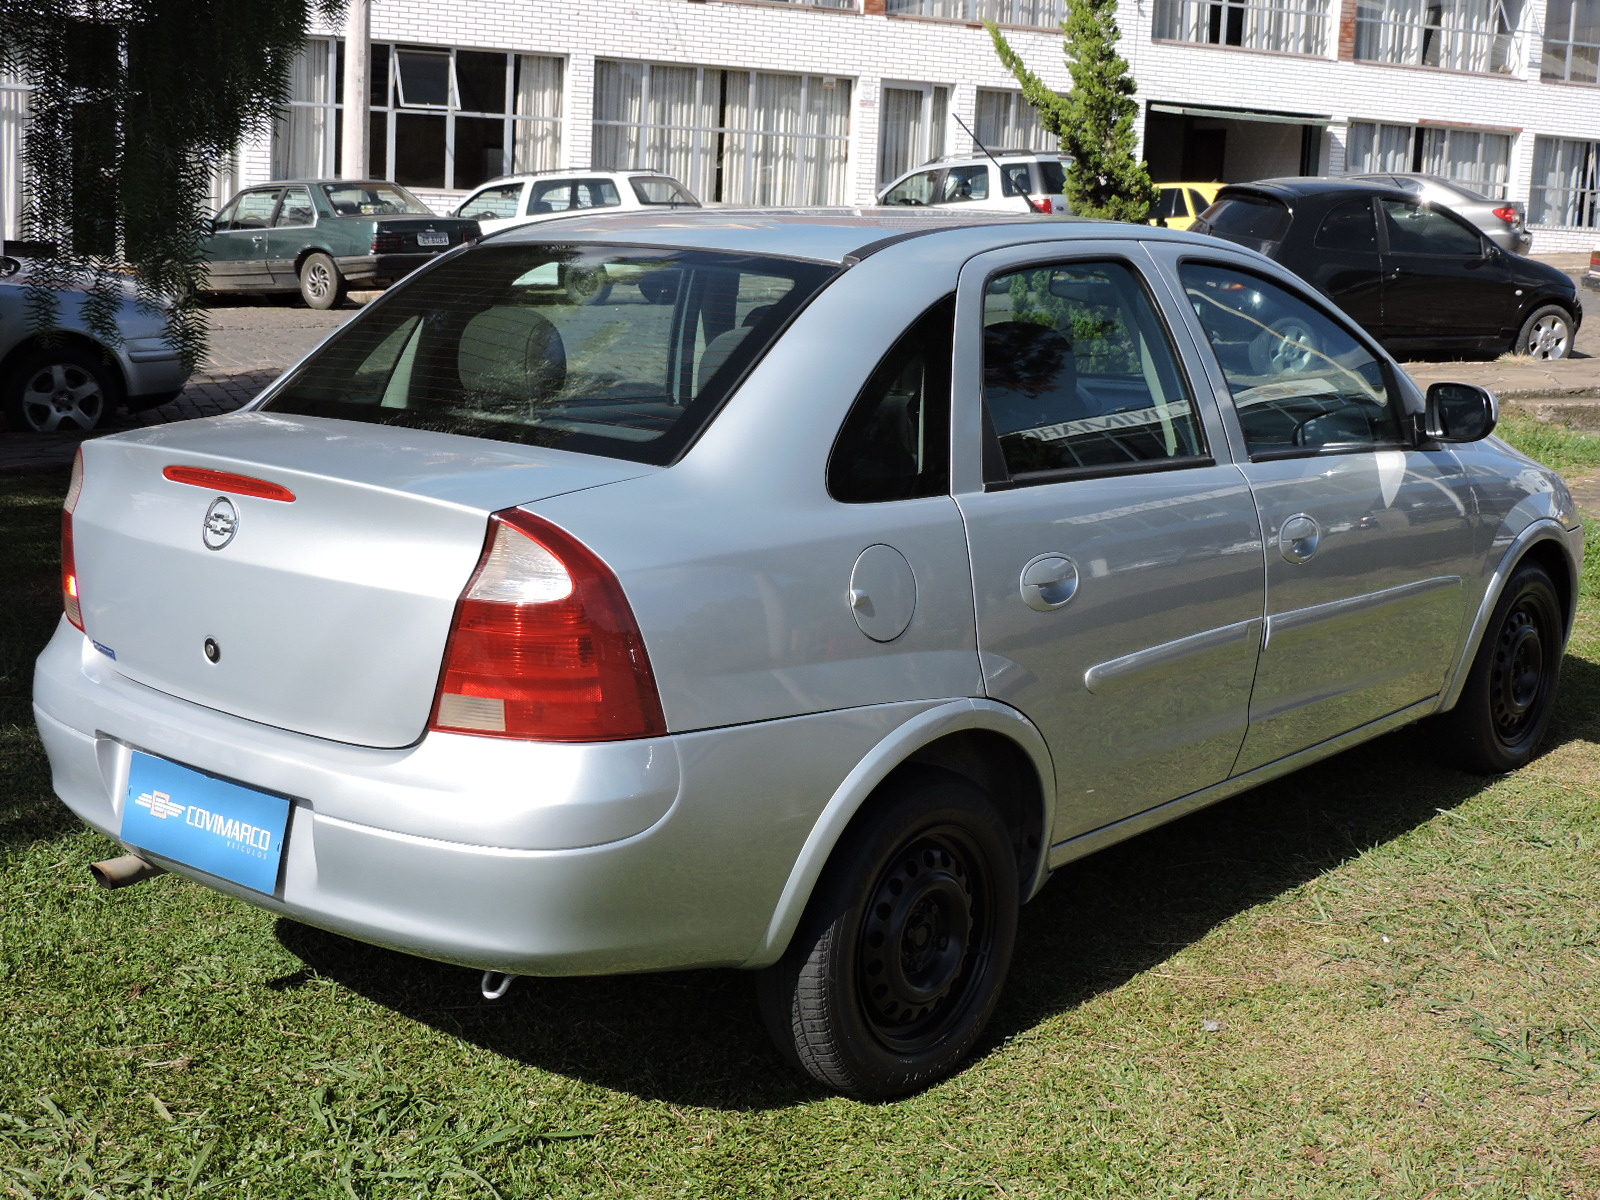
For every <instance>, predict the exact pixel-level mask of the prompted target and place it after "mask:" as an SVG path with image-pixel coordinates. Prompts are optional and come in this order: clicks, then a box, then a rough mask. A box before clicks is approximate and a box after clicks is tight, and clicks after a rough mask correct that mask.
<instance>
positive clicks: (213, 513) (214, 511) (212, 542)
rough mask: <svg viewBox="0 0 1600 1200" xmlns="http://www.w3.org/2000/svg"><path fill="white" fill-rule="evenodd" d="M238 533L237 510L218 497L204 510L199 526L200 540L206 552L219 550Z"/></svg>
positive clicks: (231, 503)
mask: <svg viewBox="0 0 1600 1200" xmlns="http://www.w3.org/2000/svg"><path fill="white" fill-rule="evenodd" d="M238 532H239V510H238V509H237V508H235V507H234V504H233V501H232V500H229V499H228V498H227V497H226V496H218V497H217V498H216V499H215V500H213V501H212V502H211V507H210V508H208V509H206V519H205V522H204V523H203V524H202V525H201V526H200V540H201V541H203V542H204V543H205V544H206V549H207V550H221V549H222V548H223V547H224V546H226V545H227V544H228V543H229V542H231V541H233V535H234V534H236V533H238Z"/></svg>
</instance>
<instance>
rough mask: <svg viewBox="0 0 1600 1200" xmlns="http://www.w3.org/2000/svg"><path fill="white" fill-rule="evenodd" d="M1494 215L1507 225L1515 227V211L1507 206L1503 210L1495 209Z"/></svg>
mask: <svg viewBox="0 0 1600 1200" xmlns="http://www.w3.org/2000/svg"><path fill="white" fill-rule="evenodd" d="M1494 215H1495V216H1497V217H1499V218H1500V219H1501V220H1502V221H1504V222H1505V223H1506V224H1507V225H1515V224H1516V223H1517V210H1516V209H1514V208H1512V207H1511V206H1510V205H1509V204H1508V205H1506V206H1505V207H1504V208H1497V209H1495V210H1494Z"/></svg>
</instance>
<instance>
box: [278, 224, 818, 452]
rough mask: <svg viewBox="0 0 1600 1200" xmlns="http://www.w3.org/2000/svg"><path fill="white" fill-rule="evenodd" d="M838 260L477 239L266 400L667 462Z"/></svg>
mask: <svg viewBox="0 0 1600 1200" xmlns="http://www.w3.org/2000/svg"><path fill="white" fill-rule="evenodd" d="M836 270H837V268H835V267H832V266H828V265H825V264H821V263H813V262H797V261H794V260H790V259H781V258H766V257H758V256H753V255H739V254H720V253H712V252H709V251H698V250H665V249H650V248H640V247H634V246H627V247H622V246H603V245H592V244H585V245H581V246H579V245H572V244H559V243H557V244H544V245H494V244H489V245H483V246H478V247H475V248H474V249H472V250H470V251H468V252H467V253H465V254H463V255H461V256H460V257H458V258H453V259H448V260H445V261H442V262H440V263H439V264H438V265H437V266H436V267H434V268H433V269H431V270H429V271H426V272H424V273H423V274H421V275H418V276H416V277H415V278H414V279H412V280H410V281H409V282H406V283H403V284H400V285H399V286H397V287H396V288H394V289H393V290H392V291H391V292H390V293H389V295H388V296H386V297H385V298H384V299H383V300H382V301H381V302H379V303H378V304H375V305H374V306H373V307H372V308H371V309H369V310H368V311H367V312H365V313H363V314H361V315H360V316H359V317H356V318H355V319H354V320H352V321H350V322H349V323H347V324H346V325H345V326H344V327H343V328H342V329H341V330H340V331H339V332H338V333H337V334H335V335H334V337H333V338H331V339H330V340H329V341H328V342H326V343H325V344H324V345H323V346H322V347H321V348H320V349H318V350H317V351H316V352H315V353H314V354H312V356H311V357H310V358H308V359H307V360H306V361H305V362H304V363H303V364H302V365H301V366H300V368H299V369H298V370H296V371H295V373H294V374H293V375H292V376H291V377H290V378H289V379H288V380H287V381H286V382H285V385H284V386H283V388H282V389H281V390H280V391H278V392H277V393H276V394H274V395H273V396H272V397H271V399H270V400H268V401H267V403H266V404H264V405H263V406H262V407H263V409H265V410H267V411H271V412H283V413H297V414H301V415H304V416H318V417H335V418H339V419H341V420H346V421H370V422H373V423H376V424H382V425H399V426H404V427H407V428H412V429H431V430H437V431H439V432H442V433H458V434H465V435H467V436H469V437H481V438H491V439H493V440H496V441H504V442H524V443H527V444H530V445H536V446H550V447H555V448H559V449H562V450H573V451H577V452H580V453H584V454H600V455H606V456H608V457H611V458H623V459H629V460H632V461H635V462H645V463H653V464H656V465H665V464H667V463H669V462H671V461H673V459H674V458H675V457H676V456H677V455H678V454H679V453H680V452H681V451H682V450H683V448H684V447H686V446H687V445H688V444H689V443H690V442H691V441H692V440H693V438H694V437H695V435H696V434H697V433H698V432H699V430H700V429H701V428H703V427H704V426H705V425H706V424H707V423H708V422H709V421H710V420H711V418H712V417H713V416H714V415H715V414H716V411H717V409H718V408H719V407H720V405H721V403H722V401H723V399H725V398H726V396H727V394H728V392H729V391H730V390H731V389H732V387H733V384H734V383H735V382H736V381H737V380H738V379H739V378H740V377H741V376H742V375H743V373H744V371H745V369H746V368H747V367H748V366H749V365H750V364H751V363H752V362H754V361H755V359H756V358H757V357H758V356H759V355H760V354H761V352H762V351H763V350H764V349H765V348H766V347H767V345H768V344H770V342H771V341H772V339H773V338H774V337H775V336H776V334H777V332H778V330H780V329H781V328H783V326H784V324H785V323H786V322H787V321H788V319H789V317H790V316H792V315H793V314H794V313H795V312H796V311H797V310H798V309H799V308H800V306H801V305H803V304H804V303H805V302H806V301H807V300H809V299H810V298H811V297H812V296H813V295H815V294H816V293H817V291H818V290H819V289H821V288H822V287H823V285H824V284H826V283H827V281H828V280H829V279H830V278H831V277H832V276H833V274H834V273H835V271H836Z"/></svg>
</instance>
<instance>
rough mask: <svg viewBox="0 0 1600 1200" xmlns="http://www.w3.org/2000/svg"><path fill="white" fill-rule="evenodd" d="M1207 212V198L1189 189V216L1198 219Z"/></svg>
mask: <svg viewBox="0 0 1600 1200" xmlns="http://www.w3.org/2000/svg"><path fill="white" fill-rule="evenodd" d="M1205 210H1206V198H1205V197H1204V196H1202V195H1201V194H1200V193H1199V192H1197V191H1195V190H1194V189H1193V188H1190V189H1189V214H1188V215H1189V216H1191V217H1198V216H1199V215H1200V214H1201V213H1203V212H1205Z"/></svg>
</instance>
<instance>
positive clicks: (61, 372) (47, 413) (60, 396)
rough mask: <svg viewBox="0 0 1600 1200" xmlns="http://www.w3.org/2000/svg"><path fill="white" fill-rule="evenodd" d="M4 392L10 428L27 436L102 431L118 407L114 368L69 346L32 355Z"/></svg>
mask: <svg viewBox="0 0 1600 1200" xmlns="http://www.w3.org/2000/svg"><path fill="white" fill-rule="evenodd" d="M4 387H5V392H6V395H5V410H6V420H7V423H8V424H9V425H10V426H11V427H12V428H13V429H17V430H21V431H24V432H29V433H57V432H71V431H87V430H90V429H95V428H98V427H99V425H100V423H101V422H102V421H104V420H105V419H106V417H107V416H108V415H109V414H110V412H111V410H112V409H113V408H115V407H116V401H117V389H116V378H115V375H114V374H113V373H112V371H111V369H110V367H109V366H108V365H106V364H104V363H101V362H97V361H96V359H95V356H94V355H93V353H91V352H89V351H86V350H79V349H76V348H74V347H70V346H59V347H54V348H52V349H49V350H40V351H37V352H35V353H34V354H32V355H29V356H28V357H27V358H26V359H24V360H23V361H22V362H21V363H20V364H18V368H17V370H16V371H15V373H14V374H13V375H12V376H11V378H9V379H7V380H6V381H5V383H4Z"/></svg>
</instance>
